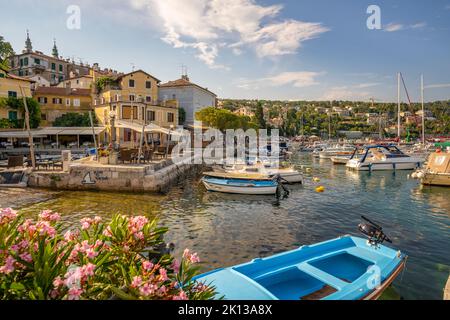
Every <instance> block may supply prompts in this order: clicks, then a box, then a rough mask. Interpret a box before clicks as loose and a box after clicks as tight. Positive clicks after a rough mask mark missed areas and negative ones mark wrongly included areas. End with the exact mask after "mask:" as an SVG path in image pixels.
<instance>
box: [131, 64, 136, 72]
mask: <svg viewBox="0 0 450 320" xmlns="http://www.w3.org/2000/svg"><path fill="white" fill-rule="evenodd" d="M130 64H131V71H132V72H134V69H136V65H135V64H134V63H133V62H132V63H130Z"/></svg>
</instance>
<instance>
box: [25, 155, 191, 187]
mask: <svg viewBox="0 0 450 320" xmlns="http://www.w3.org/2000/svg"><path fill="white" fill-rule="evenodd" d="M192 163H193V161H192V159H186V160H184V161H182V162H179V163H172V161H171V160H163V161H161V162H159V163H153V164H142V165H140V164H135V165H133V164H126V165H102V164H99V163H96V162H88V163H72V164H71V165H70V167H69V170H68V172H48V171H46V172H44V171H42V172H40V171H36V172H33V173H31V174H30V176H29V180H28V186H30V187H36V188H48V189H55V190H104V191H130V192H148V191H151V192H164V191H166V190H167V189H168V187H169V186H170V185H171V184H173V183H174V182H175V181H176V180H177V179H179V178H180V177H183V176H184V175H185V174H186V173H188V172H189V171H191V170H193V169H195V167H196V165H194V164H192ZM197 166H198V165H197Z"/></svg>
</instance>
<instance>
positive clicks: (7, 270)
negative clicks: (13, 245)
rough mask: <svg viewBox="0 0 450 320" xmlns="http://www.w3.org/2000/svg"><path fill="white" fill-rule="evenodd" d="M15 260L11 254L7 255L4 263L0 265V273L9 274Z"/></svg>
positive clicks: (13, 268)
mask: <svg viewBox="0 0 450 320" xmlns="http://www.w3.org/2000/svg"><path fill="white" fill-rule="evenodd" d="M15 262H16V259H14V258H13V257H12V256H8V257H7V258H6V261H5V265H4V266H1V267H0V273H4V274H10V273H11V272H13V271H14V270H15V269H16V268H15V267H14V264H15Z"/></svg>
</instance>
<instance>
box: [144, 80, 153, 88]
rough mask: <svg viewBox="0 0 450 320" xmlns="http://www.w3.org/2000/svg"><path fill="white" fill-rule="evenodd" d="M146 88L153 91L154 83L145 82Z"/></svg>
mask: <svg viewBox="0 0 450 320" xmlns="http://www.w3.org/2000/svg"><path fill="white" fill-rule="evenodd" d="M145 87H146V88H147V89H151V87H152V82H151V81H145Z"/></svg>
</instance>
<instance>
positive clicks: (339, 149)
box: [319, 145, 355, 159]
mask: <svg viewBox="0 0 450 320" xmlns="http://www.w3.org/2000/svg"><path fill="white" fill-rule="evenodd" d="M353 151H355V147H354V146H351V145H345V146H335V147H331V148H327V149H325V150H323V151H320V152H319V158H320V159H330V158H331V157H334V156H351V155H352V154H353Z"/></svg>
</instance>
